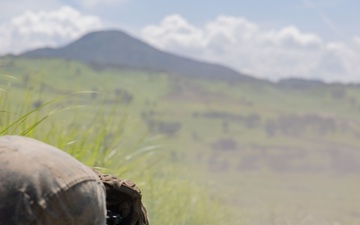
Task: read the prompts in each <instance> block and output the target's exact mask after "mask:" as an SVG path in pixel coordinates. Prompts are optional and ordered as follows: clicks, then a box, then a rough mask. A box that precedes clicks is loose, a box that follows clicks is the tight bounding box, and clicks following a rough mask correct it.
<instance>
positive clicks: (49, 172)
mask: <svg viewBox="0 0 360 225" xmlns="http://www.w3.org/2000/svg"><path fill="white" fill-rule="evenodd" d="M105 214H106V205H105V191H104V185H103V184H102V182H101V181H100V180H99V178H98V176H97V175H96V174H95V173H94V172H93V171H92V170H91V169H90V168H88V167H86V166H85V165H83V164H82V163H80V162H79V161H77V160H76V159H75V158H73V157H72V156H70V155H69V154H67V153H65V152H63V151H61V150H59V149H57V148H55V147H52V146H50V145H47V144H44V143H42V142H39V141H36V140H33V139H30V138H26V137H20V136H3V137H0V225H50V224H51V225H75V224H76V225H104V224H105V221H106V216H105Z"/></svg>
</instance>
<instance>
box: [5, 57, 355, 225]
mask: <svg viewBox="0 0 360 225" xmlns="http://www.w3.org/2000/svg"><path fill="white" fill-rule="evenodd" d="M1 61H2V63H1V67H0V74H1V75H5V74H6V75H10V76H12V77H14V78H7V77H2V78H1V79H0V85H1V86H0V88H1V89H0V94H4V93H6V95H8V96H9V97H10V98H11V102H12V103H17V104H19V105H21V104H22V102H23V101H24V96H26V98H27V99H29V98H30V97H29V96H28V94H29V90H31V93H33V94H32V95H33V96H32V98H31V99H32V101H33V103H32V104H33V106H34V107H37V106H39V105H41V104H42V103H44V102H46V101H48V100H51V99H53V98H56V97H59V96H62V95H67V94H70V93H73V92H76V91H84V90H85V91H89V90H90V91H93V92H91V93H88V94H82V95H80V96H79V97H76V96H72V95H71V96H68V97H67V98H65V99H64V100H63V101H62V102H61V103H58V104H57V105H56V107H60V109H62V108H68V107H70V108H71V107H72V106H74V105H76V106H77V105H82V106H86V107H85V108H83V109H82V108H80V109H77V110H76V112H77V113H80V115H81V119H82V120H84V121H87V118H89V117H91V115H93V114H94V111H96V109H97V108H98V107H99V106H101V107H102V110H103V111H104V112H111V111H112V108H113V107H114V104H118V103H120V108H121V109H122V112H124V113H125V114H126V115H128V116H130V117H131V118H132V119H131V121H133V122H132V123H133V124H135V122H134V121H137V122H136V124H137V125H136V133H137V132H138V131H140V130H146V131H147V132H148V135H149V136H151V137H161V145H162V149H163V150H165V151H163V152H164V154H166V156H164V157H163V158H162V160H163V162H164V161H165V162H166V163H169V164H171V165H175V166H178V167H179V168H187V169H188V170H191V171H192V172H191V173H187V174H185V175H184V174H183V175H181V176H180V178H179V179H180V180H181V179H185V180H187V181H188V182H190V183H192V182H193V181H194V180H196V181H198V182H202V183H203V184H204V185H206V186H207V187H208V189H209V190H210V191H211V192H212V193H214V196H216V197H219V198H221V199H222V201H221V202H223V203H226V204H229V206H231V207H236V209H237V210H238V211H239V212H243V213H245V217H247V218H249V220H250V221H251V223H250V224H254V225H262V224H268V223H267V222H264V221H271V220H277V221H278V220H285V218H287V220H288V223H285V222H284V223H280V224H289V223H292V224H303V223H300V222H299V218H298V217H297V216H299V215H301V216H303V217H305V218H309V217H310V218H315V219H316V218H320V219H319V220H321V221H323V220H324V221H329V223H330V222H331V221H332V222H333V221H339V222H340V223H341V224H353V223H355V222H356V221H357V216H356V215H357V214H354V209H356V208H359V207H360V205H359V204H358V203H359V202H360V199H359V198H358V195H357V194H355V193H357V192H358V190H359V189H360V180H359V179H358V176H359V174H360V166H359V165H360V151H359V148H360V142H359V137H360V119H359V116H358V115H359V111H360V89H359V87H358V86H354V85H326V84H323V83H319V82H315V83H311V82H310V83H306V82H305V83H304V82H302V81H298V80H290V81H287V82H285V83H282V84H281V85H279V86H277V85H273V84H268V83H253V82H250V83H248V82H230V81H226V80H213V79H201V78H199V77H189V76H174V75H173V74H166V73H155V72H152V73H148V72H140V71H133V70H126V69H122V70H116V69H113V68H112V69H106V68H105V69H103V70H101V71H95V70H93V69H92V67H89V66H86V65H84V64H81V63H77V62H72V61H69V60H58V59H56V60H55V59H22V58H2V59H1ZM4 96H5V94H4ZM20 108H21V107H20ZM14 115H16V114H15V113H14ZM122 115H123V114H119V116H122ZM69 117H71V113H70V112H68V111H65V112H64V113H61V114H60V115H58V116H57V117H56V121H62V122H63V123H64V124H66V121H68V119H67V118H69ZM0 122H1V118H0ZM68 126H70V127H72V126H73V125H72V124H69V125H68ZM108 135H110V136H111V135H112V136H114V135H115V136H117V135H118V134H108ZM132 138H137V136H136V135H135V136H133V137H132ZM166 173H167V172H166V171H162V170H161V168H160V170H159V171H158V172H157V174H159V176H166ZM172 179H176V177H172ZM334 193H336V195H334ZM339 202H341V204H338V203H339ZM274 206H276V210H275V209H274ZM324 206H326V207H324ZM289 221H290V222H289ZM297 222H298V223H297ZM273 224H277V223H273ZM309 224H318V223H316V222H314V223H309Z"/></svg>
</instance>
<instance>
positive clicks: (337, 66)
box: [141, 14, 360, 82]
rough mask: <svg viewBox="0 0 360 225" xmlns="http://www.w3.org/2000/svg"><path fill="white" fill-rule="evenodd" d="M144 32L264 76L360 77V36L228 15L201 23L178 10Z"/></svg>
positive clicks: (163, 44) (174, 47) (164, 45)
mask: <svg viewBox="0 0 360 225" xmlns="http://www.w3.org/2000/svg"><path fill="white" fill-rule="evenodd" d="M141 34H142V37H143V38H144V39H145V40H146V41H148V42H149V43H151V44H154V45H156V46H157V47H159V48H161V49H165V50H170V51H173V52H177V53H181V54H184V55H187V56H190V57H198V58H201V59H206V60H210V61H214V62H219V63H223V64H225V65H230V66H232V67H234V68H237V69H238V70H240V71H242V72H245V73H250V74H253V75H255V76H259V77H262V78H267V79H273V80H276V79H280V78H284V77H288V76H293V77H302V78H312V79H323V80H328V81H334V80H336V81H345V82H346V81H351V80H357V81H360V76H359V74H358V71H360V66H359V63H358V62H360V51H358V50H356V48H357V47H358V46H359V42H360V40H359V37H355V38H354V40H350V41H349V42H347V43H345V42H339V43H334V42H328V41H325V40H324V39H322V38H321V37H319V36H318V35H317V34H314V33H306V32H302V31H300V30H299V29H298V28H297V27H295V26H286V27H283V28H281V29H271V30H268V29H265V28H262V27H261V26H259V25H258V24H256V23H254V22H251V21H249V20H247V19H245V18H239V17H231V16H225V15H222V16H218V17H217V18H216V19H214V20H212V21H209V22H207V23H206V24H204V25H202V26H196V25H193V24H191V23H190V22H188V21H187V20H186V19H184V18H183V17H182V16H180V15H177V14H173V15H169V16H167V17H165V18H164V19H163V21H161V22H160V23H159V24H152V25H149V26H147V27H145V28H144V29H143V30H142V33H141ZM356 46H357V47H356Z"/></svg>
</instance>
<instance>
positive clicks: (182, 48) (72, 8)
mask: <svg viewBox="0 0 360 225" xmlns="http://www.w3.org/2000/svg"><path fill="white" fill-rule="evenodd" d="M1 5H2V7H1V8H0V54H5V53H8V52H13V53H18V52H22V51H25V50H27V49H32V48H37V47H42V46H49V45H50V46H55V47H56V46H59V45H64V44H66V43H68V42H70V41H72V40H74V39H76V38H78V37H80V36H81V35H83V34H84V33H86V32H89V31H91V30H101V29H109V28H119V29H123V30H125V31H127V32H129V33H131V34H133V35H134V36H136V37H138V38H140V39H142V40H144V41H146V42H148V43H150V44H152V45H154V46H156V47H157V48H160V49H163V50H166V51H171V52H174V53H177V54H181V55H186V56H189V57H192V58H197V59H202V60H206V61H212V62H217V63H221V64H224V65H227V66H230V67H232V68H234V69H237V70H239V71H242V72H245V73H248V74H251V75H253V76H257V77H261V78H265V79H270V80H278V79H281V78H286V77H301V78H306V79H321V80H325V81H342V82H353V81H356V82H360V66H359V64H360V63H359V62H360V29H359V27H360V26H359V25H360V1H357V0H277V1H275V0H273V1H271V0H268V1H264V0H263V1H260V0H252V1H243V0H217V1H205V0H193V1H190V0H182V1H164V0H17V1H14V0H1Z"/></svg>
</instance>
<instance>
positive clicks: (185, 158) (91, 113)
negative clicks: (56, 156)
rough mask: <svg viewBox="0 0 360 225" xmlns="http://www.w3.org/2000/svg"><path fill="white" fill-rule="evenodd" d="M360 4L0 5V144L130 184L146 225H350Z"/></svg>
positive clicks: (359, 86)
mask: <svg viewBox="0 0 360 225" xmlns="http://www.w3.org/2000/svg"><path fill="white" fill-rule="evenodd" d="M359 9H360V3H359V2H358V1H355V0H287V1H285V0H278V1H258V0H254V1H251V2H250V1H243V0H223V1H213V2H211V1H210V2H209V1H204V0H198V1H188V0H184V1H179V2H171V1H160V0H147V1H140V0H103V1H100V0H51V1H45V0H32V1H30V0H18V1H10V0H1V2H0V56H1V57H0V134H1V135H4V134H19V135H26V136H30V137H34V138H37V139H40V140H42V141H44V142H47V143H50V144H52V145H55V146H57V147H59V148H61V149H63V150H65V151H67V152H69V153H70V154H72V155H73V156H74V157H76V158H78V159H79V160H81V161H82V162H83V163H85V164H87V165H89V166H93V167H97V168H100V169H102V170H104V171H107V172H111V173H113V174H116V175H118V176H120V177H122V178H129V179H132V180H134V181H135V182H136V183H137V184H138V186H139V187H140V188H141V189H142V192H143V197H144V202H145V205H146V206H147V208H148V211H149V215H150V222H151V224H155V225H156V224H158V225H161V224H169V225H170V224H174V225H185V224H189V225H190V224H191V225H193V224H207V225H212V224H213V225H217V224H234V225H243V224H244V225H245V224H248V225H290V224H291V225H300V224H301V225H322V224H326V225H330V224H334V225H335V224H336V225H338V224H360V196H359V190H360V151H359V147H360V141H359V139H360V117H359V113H360V31H359V21H360V13H359Z"/></svg>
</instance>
